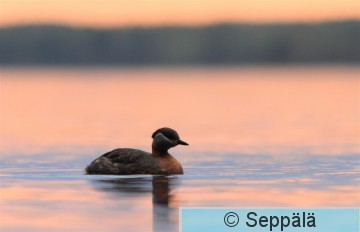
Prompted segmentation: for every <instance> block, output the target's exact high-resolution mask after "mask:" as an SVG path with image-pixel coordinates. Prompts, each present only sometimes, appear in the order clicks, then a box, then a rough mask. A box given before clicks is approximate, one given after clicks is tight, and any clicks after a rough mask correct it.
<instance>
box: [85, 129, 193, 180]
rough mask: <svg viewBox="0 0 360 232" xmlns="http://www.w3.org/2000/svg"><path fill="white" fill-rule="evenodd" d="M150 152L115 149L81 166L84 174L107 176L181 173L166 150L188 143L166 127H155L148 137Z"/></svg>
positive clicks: (176, 162) (178, 164) (180, 167)
mask: <svg viewBox="0 0 360 232" xmlns="http://www.w3.org/2000/svg"><path fill="white" fill-rule="evenodd" d="M151 137H152V138H153V142H152V153H149V152H145V151H141V150H137V149H131V148H118V149H115V150H112V151H110V152H107V153H105V154H103V155H102V156H100V157H99V158H97V159H95V160H94V161H93V162H91V164H89V166H87V167H86V168H85V173H86V174H107V175H131V174H152V175H174V174H183V173H184V171H183V168H182V166H181V164H180V163H179V162H178V161H177V160H176V159H175V158H174V157H173V156H172V155H170V154H169V152H168V150H169V149H170V148H172V147H175V146H177V145H189V144H188V143H186V142H184V141H182V140H181V139H180V137H179V135H178V133H177V132H176V131H175V130H173V129H171V128H167V127H163V128H160V129H158V130H156V131H155V132H154V133H153V134H152V136H151Z"/></svg>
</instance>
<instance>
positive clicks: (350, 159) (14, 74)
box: [0, 66, 360, 231]
mask: <svg viewBox="0 0 360 232" xmlns="http://www.w3.org/2000/svg"><path fill="white" fill-rule="evenodd" d="M359 74H360V68H357V67H346V66H345V67H341V66H339V67H327V66H321V67H242V68H138V69H136V68H118V69H117V68H18V69H14V68H1V69H0V75H1V79H0V80H1V83H0V84H1V98H0V102H1V108H0V113H1V114H0V115H1V137H0V138H1V141H0V142H1V163H0V165H1V166H0V168H1V173H0V174H1V179H0V180H1V183H0V184H1V186H0V187H1V192H0V230H1V231H178V208H179V207H191V206H219V207H224V206H229V207H270V206H271V207H331V206H334V207H358V206H360V194H359V192H360V185H359V179H360V178H359V173H360V163H359V162H360V160H359V154H360V151H359V126H360V124H359V88H360V87H359V83H360V78H359ZM162 126H169V127H172V128H174V129H176V130H178V132H179V134H180V136H181V137H182V138H183V139H184V140H185V141H187V142H189V143H190V146H189V147H176V148H174V149H172V150H171V151H172V152H171V153H172V154H173V155H174V156H175V157H176V158H177V159H178V160H179V161H180V162H181V163H182V164H183V166H184V170H185V175H183V176H169V177H162V176H154V177H153V176H147V175H139V176H101V175H99V176H86V175H83V173H82V170H83V168H84V167H85V166H86V165H87V164H88V163H89V162H91V161H92V160H93V159H94V158H96V157H97V156H99V155H101V154H103V153H105V152H107V151H109V150H111V149H113V148H116V147H134V148H139V149H144V150H150V144H151V138H150V136H151V134H152V132H153V131H154V130H155V129H157V128H159V127H162Z"/></svg>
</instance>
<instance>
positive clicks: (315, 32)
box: [0, 20, 360, 65]
mask: <svg viewBox="0 0 360 232" xmlns="http://www.w3.org/2000/svg"><path fill="white" fill-rule="evenodd" d="M359 61H360V21H356V20H355V21H341V22H327V23H318V24H304V23H297V24H262V25H258V24H219V25H212V26H198V27H183V26H163V27H152V28H142V27H132V28H113V29H91V28H72V27H66V26H54V25H32V26H14V27H6V28H0V64H1V65H13V64H20V65H22V64H24V65H39V64H40V65H43V64H45V65H55V64H64V65H91V64H99V65H133V64H149V65H152V64H170V65H173V64H248V63H321V62H326V63H329V62H330V63H331V62H334V63H335V62H341V63H356V62H359Z"/></svg>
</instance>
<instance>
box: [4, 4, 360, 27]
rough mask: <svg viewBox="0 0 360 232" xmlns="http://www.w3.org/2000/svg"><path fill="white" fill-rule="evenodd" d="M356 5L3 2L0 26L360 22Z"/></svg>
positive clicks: (358, 7) (359, 8) (359, 5)
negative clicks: (38, 24)
mask: <svg viewBox="0 0 360 232" xmlns="http://www.w3.org/2000/svg"><path fill="white" fill-rule="evenodd" d="M359 12H360V3H359V1H358V0H326V1H325V0H302V1H298V0H297V1H295V0H274V1H264V0H251V1H250V0H247V1H242V0H222V1H215V0H191V1H189V0H171V1H169V0H151V1H150V0H90V1H85V0H1V1H0V25H12V24H24V23H25V24H26V23H61V24H70V25H85V26H105V27H107V26H122V25H161V24H190V25H196V24H209V23H214V22H226V21H232V22H234V21H235V22H291V21H305V22H308V21H324V20H338V19H349V18H352V19H353V18H357V19H359V18H360V13H359Z"/></svg>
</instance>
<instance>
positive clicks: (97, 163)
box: [85, 148, 160, 175]
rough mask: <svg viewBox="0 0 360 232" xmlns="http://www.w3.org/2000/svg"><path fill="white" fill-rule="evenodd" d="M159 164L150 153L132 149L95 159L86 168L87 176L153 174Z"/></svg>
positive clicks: (113, 152) (111, 152)
mask: <svg viewBox="0 0 360 232" xmlns="http://www.w3.org/2000/svg"><path fill="white" fill-rule="evenodd" d="M159 169H160V167H159V163H158V162H157V160H156V158H154V157H153V156H152V155H151V154H150V153H148V152H144V151H141V150H137V149H131V148H118V149H115V150H112V151H110V152H107V153H105V154H103V155H102V156H100V157H99V158H97V159H95V160H94V161H93V162H91V164H90V165H89V166H87V167H86V169H85V172H86V174H112V175H130V174H153V173H154V171H156V170H159Z"/></svg>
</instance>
